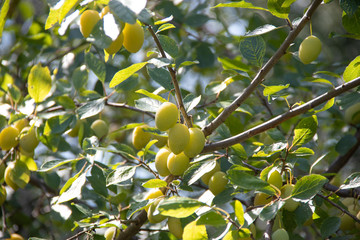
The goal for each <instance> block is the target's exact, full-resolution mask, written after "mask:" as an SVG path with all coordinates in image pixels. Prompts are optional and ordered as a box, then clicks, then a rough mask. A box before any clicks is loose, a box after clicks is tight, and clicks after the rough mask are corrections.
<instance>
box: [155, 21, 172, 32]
mask: <svg viewBox="0 0 360 240" xmlns="http://www.w3.org/2000/svg"><path fill="white" fill-rule="evenodd" d="M172 28H176V27H175V26H174V25H173V24H171V23H166V24H163V25H161V26H160V27H159V28H158V30H157V31H156V33H159V32H162V31H165V30H169V29H172Z"/></svg>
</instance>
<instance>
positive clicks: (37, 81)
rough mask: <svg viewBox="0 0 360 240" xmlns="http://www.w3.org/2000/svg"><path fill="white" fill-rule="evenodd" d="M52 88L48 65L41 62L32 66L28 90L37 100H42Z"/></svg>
mask: <svg viewBox="0 0 360 240" xmlns="http://www.w3.org/2000/svg"><path fill="white" fill-rule="evenodd" d="M50 90H51V76H50V70H49V69H48V67H42V66H41V64H40V63H39V64H38V65H35V66H33V67H32V68H31V70H30V74H29V77H28V91H29V95H30V97H32V98H33V99H34V100H35V102H37V103H38V102H41V101H43V100H44V99H45V97H46V96H47V95H48V94H49V92H50Z"/></svg>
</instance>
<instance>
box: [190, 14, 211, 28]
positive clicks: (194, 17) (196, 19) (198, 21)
mask: <svg viewBox="0 0 360 240" xmlns="http://www.w3.org/2000/svg"><path fill="white" fill-rule="evenodd" d="M209 19H210V18H209V17H208V16H206V15H204V14H191V15H189V16H188V17H187V18H186V19H185V24H187V25H189V26H190V27H194V28H197V27H200V26H202V25H204V24H205V23H206V22H207V21H208V20H209Z"/></svg>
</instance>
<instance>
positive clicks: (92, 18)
mask: <svg viewBox="0 0 360 240" xmlns="http://www.w3.org/2000/svg"><path fill="white" fill-rule="evenodd" d="M99 20H100V15H99V13H98V12H97V11H95V10H85V11H84V12H83V13H82V14H81V16H80V32H81V34H82V35H83V36H84V37H85V38H87V37H89V36H90V33H91V32H92V30H93V28H94V26H95V25H96V23H97V22H98V21H99Z"/></svg>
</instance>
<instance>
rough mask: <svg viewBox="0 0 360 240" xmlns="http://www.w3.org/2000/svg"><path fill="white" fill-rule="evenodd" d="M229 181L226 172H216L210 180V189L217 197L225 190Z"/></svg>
mask: <svg viewBox="0 0 360 240" xmlns="http://www.w3.org/2000/svg"><path fill="white" fill-rule="evenodd" d="M227 183H228V179H227V178H226V174H225V173H224V172H221V171H219V172H216V173H214V175H212V176H211V178H210V180H209V189H210V191H211V192H212V193H213V194H214V195H215V196H216V195H218V194H219V193H221V192H222V191H224V190H225V187H226V184H227Z"/></svg>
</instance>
